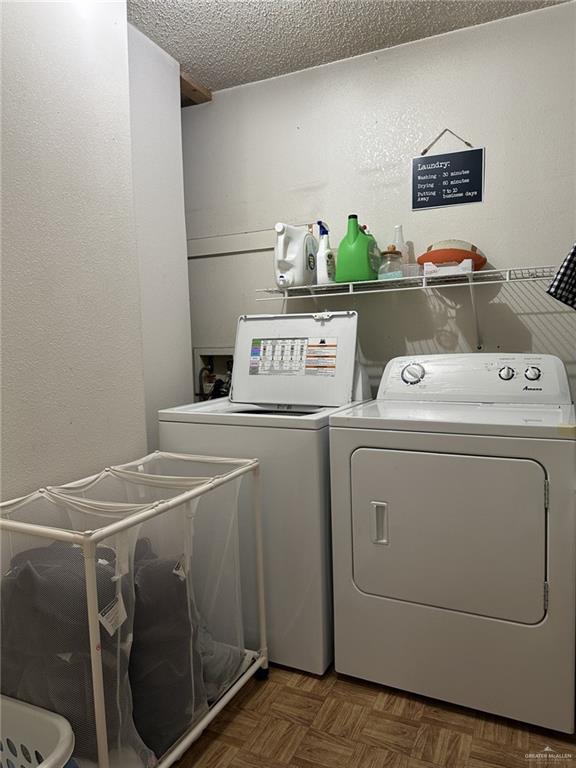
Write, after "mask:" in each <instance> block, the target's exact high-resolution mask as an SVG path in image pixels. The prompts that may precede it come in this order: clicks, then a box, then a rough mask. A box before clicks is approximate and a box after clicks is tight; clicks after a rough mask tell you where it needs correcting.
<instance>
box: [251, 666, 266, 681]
mask: <svg viewBox="0 0 576 768" xmlns="http://www.w3.org/2000/svg"><path fill="white" fill-rule="evenodd" d="M268 672H269V670H268V667H260V668H259V669H257V670H256V672H254V677H255V678H256V679H257V680H268Z"/></svg>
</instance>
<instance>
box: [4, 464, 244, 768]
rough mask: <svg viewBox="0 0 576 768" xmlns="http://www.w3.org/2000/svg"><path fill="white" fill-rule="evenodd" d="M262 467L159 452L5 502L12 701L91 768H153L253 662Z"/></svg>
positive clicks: (7, 680)
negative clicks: (249, 647)
mask: <svg viewBox="0 0 576 768" xmlns="http://www.w3.org/2000/svg"><path fill="white" fill-rule="evenodd" d="M250 464H251V462H246V461H239V462H226V461H222V460H219V459H217V460H215V461H214V462H211V461H207V460H205V459H201V460H200V461H199V462H197V463H196V464H195V463H194V461H191V460H189V459H188V457H185V456H179V455H175V456H173V455H165V454H160V455H158V454H154V455H152V456H151V457H144V458H143V459H139V460H138V461H137V462H135V467H132V466H127V467H120V468H117V469H115V468H109V469H107V470H105V471H104V472H101V473H99V474H98V475H94V476H93V477H91V478H87V479H85V480H80V481H77V482H75V483H70V484H68V485H67V486H61V487H59V488H49V489H47V490H45V491H42V492H38V493H35V494H31V495H30V496H28V497H24V498H23V499H18V500H15V501H12V502H6V503H4V504H0V515H1V516H2V517H3V518H5V519H7V520H11V521H13V522H12V523H4V524H3V528H4V530H3V531H2V585H1V587H2V619H3V621H2V638H1V640H2V647H3V653H2V692H3V693H6V694H7V695H10V696H13V697H15V698H19V699H22V700H24V701H28V702H30V703H33V704H36V705H39V706H41V707H45V708H46V709H50V710H52V711H54V712H57V713H60V714H62V715H64V716H65V717H66V718H67V719H68V720H69V722H70V723H71V725H72V727H73V730H74V731H75V735H76V750H75V753H74V757H75V759H76V760H77V762H78V763H79V765H80V766H81V768H92V767H93V766H95V765H96V761H97V760H98V756H100V760H101V764H102V762H103V758H102V755H103V754H105V755H107V760H108V762H109V764H110V766H111V768H150V767H151V766H153V765H155V764H156V762H157V760H156V757H157V756H160V755H161V754H163V753H164V752H165V751H166V750H168V749H169V748H170V747H171V746H172V744H173V743H174V741H176V740H177V739H178V738H179V737H180V736H181V735H182V734H183V733H184V732H186V731H187V730H189V728H190V727H191V726H192V725H193V724H194V723H195V722H196V721H197V720H199V719H200V718H201V717H202V716H203V715H205V714H206V712H207V710H208V708H209V706H210V705H211V704H213V703H214V702H215V701H216V700H217V699H218V698H219V697H220V696H221V695H222V694H223V693H224V692H225V691H226V690H227V689H228V688H229V687H230V686H231V685H232V684H233V683H234V681H235V680H236V679H237V678H238V677H239V676H240V675H241V674H242V673H243V672H244V671H245V670H246V669H247V667H248V666H249V665H250V663H251V662H252V660H253V659H254V658H255V656H256V654H254V653H250V652H248V651H245V650H244V637H243V628H242V601H241V597H240V588H239V583H240V579H241V574H240V572H239V571H240V567H239V557H238V524H237V514H236V512H237V510H236V508H235V506H236V504H237V500H238V492H239V486H240V481H241V477H243V476H244V474H243V473H245V472H247V471H249V468H248V465H250ZM143 468H145V469H146V471H142V470H143ZM134 469H135V471H134ZM235 469H238V470H239V472H238V476H236V475H235V474H232V478H228V477H226V478H225V479H222V480H221V481H220V480H218V477H219V475H220V473H222V474H224V475H228V474H230V472H232V473H234V470H235ZM176 471H177V473H178V474H176ZM162 472H168V473H170V472H172V474H168V476H164V475H162ZM210 478H213V479H212V480H210ZM228 480H231V482H228ZM216 486H217V487H216ZM206 491H209V493H206ZM198 494H200V496H199V498H194V497H195V496H197V495H198ZM202 494H206V495H202ZM22 524H25V525H26V526H27V529H26V532H23V530H22ZM10 525H12V529H10ZM17 526H20V528H19V530H18V531H16V530H14V528H15V527H17ZM7 528H8V530H6V529H7ZM52 531H53V535H52ZM36 534H37V535H36ZM91 653H92V655H91ZM94 689H96V691H94Z"/></svg>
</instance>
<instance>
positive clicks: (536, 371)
mask: <svg viewBox="0 0 576 768" xmlns="http://www.w3.org/2000/svg"><path fill="white" fill-rule="evenodd" d="M524 376H526V378H527V379H528V381H538V379H539V378H540V376H542V371H541V370H540V368H537V367H536V366H535V365H529V366H528V368H526V370H525V371H524Z"/></svg>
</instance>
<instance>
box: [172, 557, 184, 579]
mask: <svg viewBox="0 0 576 768" xmlns="http://www.w3.org/2000/svg"><path fill="white" fill-rule="evenodd" d="M172 573H173V574H174V576H178V578H179V579H180V581H184V580H185V579H186V565H185V559H184V556H182V557H181V558H180V560H178V562H177V563H176V565H175V566H174V569H173V571H172Z"/></svg>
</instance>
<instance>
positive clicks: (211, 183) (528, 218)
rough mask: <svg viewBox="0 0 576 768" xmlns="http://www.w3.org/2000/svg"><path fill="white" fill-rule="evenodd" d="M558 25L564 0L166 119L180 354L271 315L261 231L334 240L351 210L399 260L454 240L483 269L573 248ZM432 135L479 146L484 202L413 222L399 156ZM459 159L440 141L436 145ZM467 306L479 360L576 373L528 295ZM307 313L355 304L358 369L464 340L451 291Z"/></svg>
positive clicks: (568, 120)
mask: <svg viewBox="0 0 576 768" xmlns="http://www.w3.org/2000/svg"><path fill="white" fill-rule="evenodd" d="M575 28H576V5H575V3H574V2H572V3H569V4H566V5H561V6H557V7H553V8H549V9H545V10H542V11H536V12H533V13H527V14H523V15H520V16H516V17H513V18H508V19H504V20H501V21H497V22H493V23H490V24H486V25H483V26H478V27H474V28H470V29H464V30H460V31H457V32H453V33H449V34H446V35H442V36H439V37H436V38H430V39H427V40H422V41H419V42H415V43H411V44H407V45H403V46H399V47H397V48H393V49H388V50H384V51H378V52H376V53H373V54H367V55H364V56H360V57H358V58H355V59H349V60H346V61H342V62H337V63H334V64H329V65H326V66H323V67H318V68H316V69H311V70H306V71H303V72H299V73H295V74H292V75H287V76H285V77H280V78H276V79H273V80H268V81H263V82H260V83H255V84H252V85H246V86H241V87H238V88H233V89H230V90H227V91H221V92H218V93H217V94H216V95H215V98H214V101H213V102H212V103H209V104H205V105H202V106H199V107H191V108H188V109H185V110H183V113H182V114H183V145H184V182H185V191H186V216H187V230H188V237H189V238H190V239H189V242H188V246H189V247H188V251H189V255H190V256H199V258H192V259H191V260H190V261H189V274H190V295H191V313H192V338H193V344H194V345H195V346H227V345H230V344H231V343H232V340H233V338H234V328H235V321H236V316H237V315H238V314H239V313H240V312H269V311H280V310H281V305H280V303H278V302H272V303H256V302H255V300H254V299H255V295H254V289H255V288H257V287H264V286H267V285H268V286H269V285H272V284H273V275H272V253H271V251H270V250H265V249H266V248H269V246H270V244H271V242H272V239H271V237H270V234H269V232H270V230H271V228H272V227H273V225H274V223H275V222H276V221H278V220H283V221H289V222H293V223H305V222H309V221H314V220H316V219H318V218H322V219H324V220H325V221H327V222H328V224H329V225H330V226H331V228H332V241H333V244H335V245H337V243H338V241H339V239H340V238H341V237H342V236H343V234H344V231H345V225H346V215H347V214H348V213H351V212H354V213H358V214H359V215H360V218H361V220H362V221H364V222H366V223H368V224H369V225H370V227H371V229H372V230H373V231H374V233H375V235H376V237H377V239H378V240H379V242H380V244H381V245H383V246H385V245H386V244H387V242H389V241H390V239H391V236H392V232H393V227H394V225H395V224H398V223H403V224H404V231H405V235H406V237H407V239H409V240H411V241H413V243H414V247H415V252H416V255H418V254H419V253H421V252H422V251H423V250H424V249H425V248H426V246H427V245H428V244H429V243H432V242H434V241H435V240H440V239H446V238H449V237H459V238H463V239H466V240H470V241H472V242H474V243H476V244H477V245H478V246H479V247H480V248H481V249H482V250H483V251H485V253H486V254H487V256H488V258H489V261H490V262H491V264H493V265H494V266H496V267H505V266H516V265H518V266H520V265H524V264H526V265H539V264H557V263H559V262H560V260H561V259H562V258H563V256H564V255H565V253H566V252H567V251H568V249H569V248H570V246H571V245H572V243H573V242H574V239H575V237H576V222H575V211H576V190H575V173H576V154H575V152H576V141H575V139H576V135H575V125H576V102H575V93H576V74H575V71H576V70H575V46H574V33H575ZM445 127H450V128H451V129H452V130H454V131H456V132H457V133H459V134H460V135H461V136H464V137H465V138H466V139H468V140H469V141H471V142H473V143H474V145H476V146H485V147H486V187H485V202H483V203H479V204H470V205H464V206H456V207H451V208H449V209H438V210H428V211H418V212H412V211H411V209H410V206H411V194H410V168H411V159H412V157H414V156H416V155H418V154H420V151H421V150H422V149H423V148H424V147H425V146H426V145H427V144H428V143H429V142H430V141H431V140H432V139H433V138H434V137H435V136H436V135H437V134H438V133H439V132H440V131H441V130H442V129H443V128H445ZM462 148H464V147H463V145H461V144H459V143H458V142H457V141H456V140H455V139H446V140H443V141H442V142H440V143H439V144H438V145H436V147H435V150H436V151H439V152H441V151H450V150H453V149H462ZM260 230H266V232H259V231H260ZM241 233H250V234H241ZM224 236H227V237H224ZM257 248H262V249H264V250H257ZM206 254H226V255H214V256H212V257H207V256H206ZM312 303H313V302H303V301H301V302H290V303H289V305H288V309H289V311H303V310H304V309H310V308H311V306H312ZM478 303H479V311H480V320H481V325H482V333H483V339H484V349H485V350H486V351H495V350H498V349H501V350H514V351H524V350H532V349H534V350H540V351H547V352H548V351H550V352H555V353H557V354H559V355H560V356H561V357H562V358H563V359H564V360H566V361H567V362H568V363H569V365H570V369H571V372H572V374H573V375H576V362H575V354H576V353H575V346H576V345H575V342H574V340H575V339H576V313H575V312H573V311H571V310H569V309H568V308H564V307H562V305H560V304H558V303H557V302H555V301H554V300H552V299H550V298H548V297H546V296H545V295H544V293H543V285H542V284H518V285H516V286H510V287H504V288H501V289H500V290H498V289H494V288H491V287H490V288H489V287H484V288H481V289H479V290H478ZM324 305H328V306H331V307H334V308H336V307H337V308H347V307H353V308H356V309H358V311H359V313H360V337H361V343H362V348H363V352H364V355H365V357H366V359H367V361H368V362H369V363H371V364H372V367H373V372H374V375H376V374H377V372H378V371H379V370H380V368H381V365H382V364H383V362H385V361H386V360H387V359H388V358H390V357H392V356H394V355H397V354H410V353H411V352H418V351H420V352H442V351H461V350H462V351H466V350H470V349H473V348H474V346H475V344H474V334H473V322H472V316H471V313H470V311H469V303H468V301H467V295H466V292H465V291H463V290H460V289H457V290H452V291H450V292H449V291H446V292H445V294H444V295H440V294H435V295H430V296H429V297H428V298H427V297H426V296H425V295H424V294H396V295H384V296H382V295H380V296H369V297H364V298H361V299H356V300H355V301H350V300H348V299H334V300H332V301H328V300H325V301H323V302H322V306H324Z"/></svg>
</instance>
